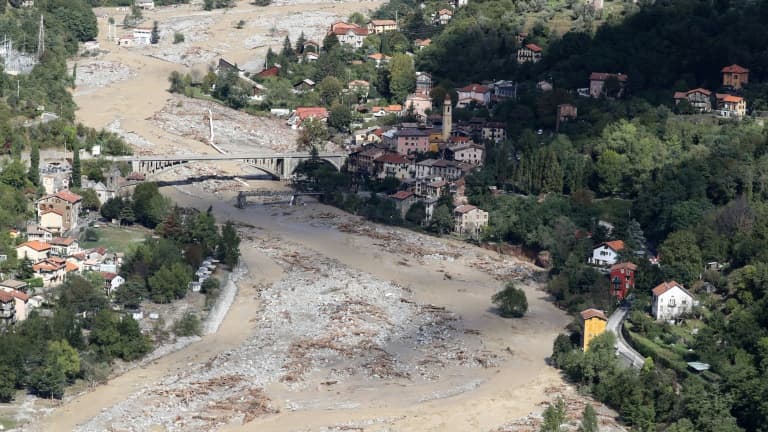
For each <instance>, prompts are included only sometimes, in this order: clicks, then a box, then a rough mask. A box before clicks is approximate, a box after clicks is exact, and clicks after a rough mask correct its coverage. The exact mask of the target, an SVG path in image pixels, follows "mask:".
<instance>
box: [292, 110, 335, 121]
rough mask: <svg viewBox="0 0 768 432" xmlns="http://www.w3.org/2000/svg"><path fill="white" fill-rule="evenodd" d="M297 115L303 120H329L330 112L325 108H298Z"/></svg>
mask: <svg viewBox="0 0 768 432" xmlns="http://www.w3.org/2000/svg"><path fill="white" fill-rule="evenodd" d="M296 115H297V116H299V118H300V119H301V120H304V119H307V118H309V117H314V118H317V119H324V118H328V110H327V109H325V108H323V107H298V108H296Z"/></svg>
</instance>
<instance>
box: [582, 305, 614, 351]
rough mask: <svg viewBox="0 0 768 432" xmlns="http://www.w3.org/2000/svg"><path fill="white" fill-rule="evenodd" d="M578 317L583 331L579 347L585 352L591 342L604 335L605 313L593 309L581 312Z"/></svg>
mask: <svg viewBox="0 0 768 432" xmlns="http://www.w3.org/2000/svg"><path fill="white" fill-rule="evenodd" d="M580 315H581V324H582V329H583V333H582V338H581V339H582V346H581V347H582V349H583V350H584V351H587V350H588V349H589V344H590V343H591V342H592V340H593V339H595V338H596V337H598V336H600V335H601V334H603V333H605V327H606V326H607V324H608V318H607V317H606V316H605V312H603V311H601V310H599V309H593V308H590V309H585V310H583V311H581V314H580Z"/></svg>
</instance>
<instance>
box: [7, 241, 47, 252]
mask: <svg viewBox="0 0 768 432" xmlns="http://www.w3.org/2000/svg"><path fill="white" fill-rule="evenodd" d="M23 246H26V247H28V248H30V249H32V250H36V251H38V252H42V251H46V250H48V249H50V248H51V245H49V244H48V243H45V242H41V241H39V240H32V241H28V242H26V243H22V244H20V245H18V246H16V249H19V248H20V247H23Z"/></svg>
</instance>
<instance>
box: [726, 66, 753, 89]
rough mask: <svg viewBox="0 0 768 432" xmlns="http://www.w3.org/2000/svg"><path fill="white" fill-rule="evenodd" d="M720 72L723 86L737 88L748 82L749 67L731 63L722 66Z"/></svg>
mask: <svg viewBox="0 0 768 432" xmlns="http://www.w3.org/2000/svg"><path fill="white" fill-rule="evenodd" d="M720 72H721V73H722V74H723V87H730V88H733V89H736V90H738V89H740V88H742V87H743V86H744V85H745V84H749V69H747V68H744V67H741V66H739V65H737V64H732V65H730V66H726V67H724V68H723V69H722V70H721V71H720Z"/></svg>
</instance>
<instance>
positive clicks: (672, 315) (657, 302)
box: [651, 281, 694, 321]
mask: <svg viewBox="0 0 768 432" xmlns="http://www.w3.org/2000/svg"><path fill="white" fill-rule="evenodd" d="M693 303H694V300H693V295H692V294H691V293H690V292H689V291H688V290H687V289H685V288H683V286H682V285H680V284H679V283H677V282H675V281H671V282H662V283H661V284H660V285H659V286H657V287H656V288H654V289H653V306H652V307H651V310H652V312H653V317H654V318H656V320H657V321H669V320H674V319H677V318H679V317H680V316H681V315H683V314H685V313H689V312H691V311H692V310H693V306H694V304H693Z"/></svg>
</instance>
